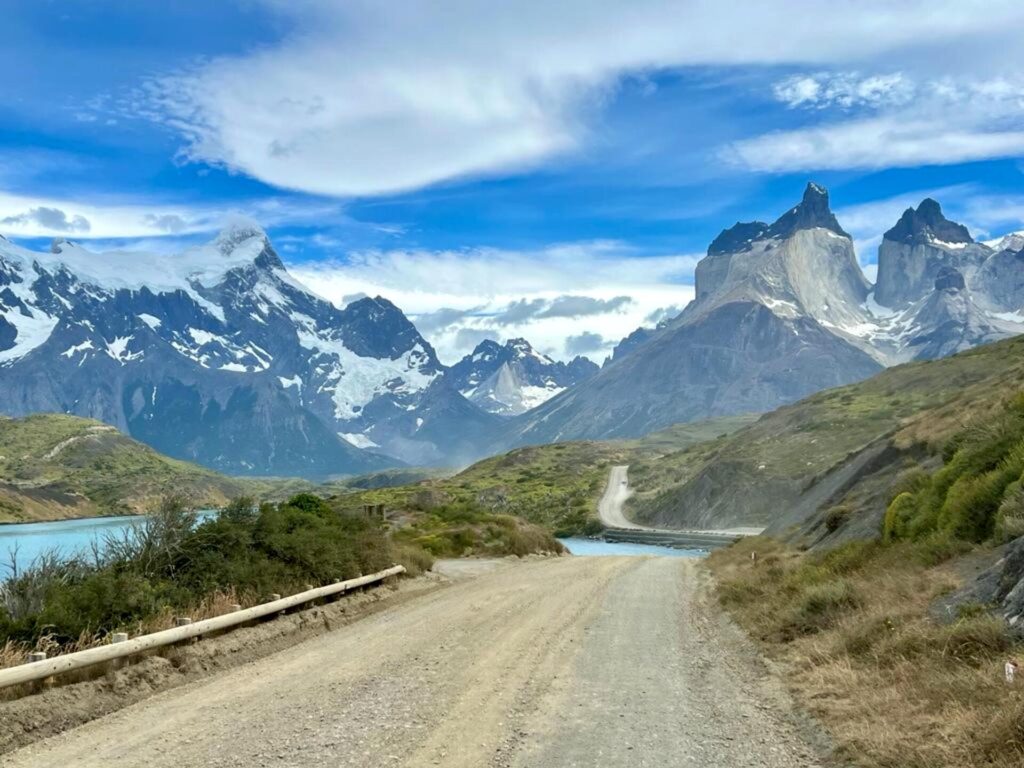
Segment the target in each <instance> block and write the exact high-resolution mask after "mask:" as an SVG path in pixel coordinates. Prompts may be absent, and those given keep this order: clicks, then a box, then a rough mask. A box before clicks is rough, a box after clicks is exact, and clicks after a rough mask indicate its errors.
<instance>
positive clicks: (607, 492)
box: [597, 466, 650, 531]
mask: <svg viewBox="0 0 1024 768" xmlns="http://www.w3.org/2000/svg"><path fill="white" fill-rule="evenodd" d="M628 470H629V467H628V466H626V467H612V468H611V471H610V472H609V473H608V486H607V487H606V488H605V489H604V496H602V497H601V500H600V501H599V502H598V503H597V516H598V517H600V518H601V522H602V523H604V524H605V525H606V526H608V527H609V528H632V529H634V530H638V531H645V530H650V529H649V528H648V527H647V526H645V525H638V524H637V523H634V522H633V521H632V520H630V519H628V518H627V517H626V515H625V513H624V512H623V511H622V508H623V506H624V505H625V503H626V499H628V498H629V497H630V496H632V495H633V491H632V489H631V488H630V487H629V475H628V474H627V471H628Z"/></svg>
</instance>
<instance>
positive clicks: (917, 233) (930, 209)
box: [884, 197, 974, 244]
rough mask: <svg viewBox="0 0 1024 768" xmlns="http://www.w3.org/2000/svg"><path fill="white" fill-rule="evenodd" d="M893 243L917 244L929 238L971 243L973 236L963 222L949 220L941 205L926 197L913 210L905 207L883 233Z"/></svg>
mask: <svg viewBox="0 0 1024 768" xmlns="http://www.w3.org/2000/svg"><path fill="white" fill-rule="evenodd" d="M884 237H885V239H886V240H891V241H893V242H894V243H908V244H917V243H922V242H928V241H929V240H931V239H935V240H941V241H942V242H945V243H973V242H974V238H973V237H971V233H970V232H968V231H967V227H965V226H964V225H963V224H957V223H956V222H953V221H950V220H949V219H947V218H946V217H945V216H944V215H943V213H942V207H941V206H940V205H939V204H938V203H937V202H936V201H935V200H932V199H931V198H930V197H926V198H925V199H924V200H922V201H921V204H920V205H919V206H918V207H917V209H916V210H915V209H914V208H907V210H905V211H904V212H903V215H902V216H901V217H900V220H899V221H898V222H896V226H894V227H893V228H892V229H890V230H889V231H888V232H886V233H885V235H884Z"/></svg>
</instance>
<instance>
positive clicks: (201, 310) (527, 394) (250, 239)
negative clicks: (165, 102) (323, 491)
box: [0, 184, 1024, 478]
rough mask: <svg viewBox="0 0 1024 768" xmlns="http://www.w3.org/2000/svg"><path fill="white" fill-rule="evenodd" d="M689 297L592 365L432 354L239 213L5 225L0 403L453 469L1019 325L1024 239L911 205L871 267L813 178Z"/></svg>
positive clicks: (242, 444) (196, 451)
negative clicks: (142, 224) (29, 236)
mask: <svg viewBox="0 0 1024 768" xmlns="http://www.w3.org/2000/svg"><path fill="white" fill-rule="evenodd" d="M695 294H696V296H695V299H694V300H693V301H692V302H691V303H690V304H689V305H688V306H687V307H686V308H685V309H684V310H683V312H682V313H681V314H680V315H678V316H677V317H675V318H673V319H671V320H667V321H663V322H662V323H660V324H659V325H658V326H657V327H656V328H653V329H651V328H642V329H638V330H637V331H636V332H634V333H633V334H631V335H630V336H629V337H627V338H626V339H623V341H622V342H621V343H620V344H619V345H618V346H617V347H616V349H615V351H614V353H613V354H612V356H611V357H610V358H609V359H608V360H606V361H605V364H604V365H603V366H602V367H601V368H600V369H599V368H598V367H597V366H596V365H595V364H593V363H592V362H590V361H589V360H586V359H585V358H576V359H574V360H572V361H571V362H569V363H562V362H558V361H555V360H552V359H551V358H549V357H547V356H545V355H543V354H541V353H539V352H538V351H536V350H535V349H533V348H532V347H531V345H530V344H529V343H528V342H527V341H526V340H524V339H512V340H509V341H506V342H505V343H504V344H501V343H498V342H497V341H493V340H488V341H484V342H482V343H481V344H480V345H479V346H478V347H477V348H476V349H475V350H474V351H473V352H472V353H471V354H469V355H467V356H466V357H465V358H463V359H462V360H461V361H459V362H458V363H456V364H455V365H453V366H450V367H448V366H445V365H444V364H443V363H442V362H441V361H440V360H439V359H438V356H437V354H436V353H435V351H434V349H433V347H432V346H431V345H430V343H429V342H428V341H427V340H426V339H424V338H423V336H421V335H420V333H419V332H418V331H417V329H416V327H415V326H414V325H413V323H412V322H410V321H409V319H408V318H407V317H406V316H405V315H404V314H403V313H402V311H401V310H400V309H399V308H398V307H396V306H395V305H394V304H392V303H391V302H390V301H388V300H387V299H386V298H384V297H380V296H378V297H375V298H363V299H360V300H358V301H354V302H352V303H350V304H348V305H346V306H345V307H343V308H339V307H337V306H335V305H334V304H332V303H330V302H328V301H326V300H324V299H322V298H320V297H318V296H316V295H315V294H314V293H312V292H311V291H309V290H308V289H307V288H306V287H304V286H303V285H302V284H301V283H299V282H297V281H296V280H295V279H294V278H293V277H292V276H291V275H290V274H289V273H288V271H287V269H286V268H285V266H284V264H283V262H282V261H281V259H280V258H279V256H278V254H277V253H276V251H275V250H274V248H273V246H272V244H271V242H270V240H269V238H268V237H267V235H266V233H265V232H263V230H262V229H260V228H259V227H258V226H256V225H255V224H253V223H252V222H248V221H239V222H236V223H234V224H232V225H231V226H229V227H228V228H227V229H225V230H224V231H223V232H222V233H221V234H220V235H219V236H218V237H217V238H215V239H214V240H213V241H212V242H210V243H208V244H206V245H202V246H197V247H193V248H190V249H189V250H187V251H185V252H183V253H180V254H176V255H173V256H164V255H159V254H152V253H141V252H113V253H105V254H102V255H100V254H95V253H92V252H90V251H88V250H86V249H85V248H83V247H81V246H80V245H77V244H75V243H73V242H69V241H66V240H57V241H54V243H53V244H52V246H51V248H50V251H49V252H36V251H31V250H27V249H25V248H22V247H20V246H18V245H16V244H14V243H12V242H9V241H7V240H5V239H2V238H0V413H4V414H7V415H10V416H23V415H27V414H31V413H37V412H55V413H68V414H73V415H77V416H84V417H89V418H94V419H97V420H99V421H102V422H105V423H107V424H111V425H114V426H116V427H118V428H119V429H120V430H122V431H123V432H125V433H126V434H128V435H130V436H132V437H133V438H136V439H138V440H141V441H143V442H145V443H148V444H149V445H152V446H153V447H154V448H156V449H157V450H159V451H161V452H163V453H166V454H168V455H170V456H173V457H175V458H180V459H186V460H190V461H195V462H197V463H200V464H203V465H205V466H208V467H211V468H213V469H216V470H219V471H221V472H226V473H232V474H242V475H297V476H303V477H312V478H320V477H325V476H330V475H336V474H346V473H362V472H370V471H375V470H379V469H382V468H385V467H393V466H400V465H403V464H414V465H442V464H444V465H457V464H461V463H466V462H469V461H471V460H473V459H476V458H479V457H480V456H483V455H486V454H489V453H494V452H497V451H500V450H503V449H506V448H508V447H512V446H515V445H522V444H535V443H543V442H553V441H559V440H567V439H577V438H610V437H633V436H639V435H642V434H645V433H648V432H651V431H653V430H655V429H659V428H661V427H664V426H668V425H670V424H674V423H678V422H685V421H693V420H697V419H704V418H708V417H712V416H721V415H730V414H737V413H747V412H763V411H768V410H771V409H773V408H776V407H778V406H780V405H784V404H786V403H790V402H794V401H796V400H798V399H800V398H801V397H804V396H806V395H808V394H811V393H813V392H816V391H819V390H821V389H825V388H829V387H833V386H838V385H842V384H846V383H849V382H853V381H857V380H860V379H864V378H867V377H868V376H871V375H872V374H874V373H875V372H877V371H879V370H881V369H882V368H884V367H887V366H891V365H894V364H897V363H901V362H906V361H910V360H918V359H927V358H933V357H940V356H945V355H948V354H951V353H953V352H956V351H959V350H962V349H966V348H969V347H972V346H975V345H978V344H982V343H985V342H989V341H993V340H996V339H1000V338H1005V337H1007V336H1011V335H1014V334H1017V333H1020V332H1021V331H1024V314H1022V313H1021V309H1022V307H1024V236H1022V235H1021V234H1019V233H1017V234H1013V235H1008V236H1007V237H1005V238H1003V239H1000V240H997V241H988V242H976V241H974V239H973V238H972V237H971V235H970V233H969V232H968V231H967V229H966V228H965V227H963V226H962V225H960V224H957V223H955V222H951V221H949V220H948V219H946V217H945V216H944V215H943V213H942V210H941V208H940V206H939V204H938V203H937V202H935V201H933V200H930V199H926V200H924V201H923V202H922V203H921V204H920V205H919V206H918V207H917V208H911V209H908V210H907V211H906V212H905V213H904V214H903V215H902V217H900V219H899V221H898V222H897V223H896V224H895V225H894V226H893V227H892V228H891V229H890V230H889V231H888V232H886V233H885V235H884V238H883V240H882V244H881V246H880V248H879V256H878V280H877V283H876V284H875V285H872V284H871V283H869V282H868V280H867V279H866V278H865V276H864V274H863V272H862V271H861V269H860V267H859V265H858V261H857V258H856V255H855V253H854V248H853V241H852V239H851V238H850V236H849V235H848V234H847V233H846V232H845V231H844V230H843V228H842V226H841V224H840V222H839V221H838V220H837V219H836V216H835V215H834V214H833V213H832V211H831V209H830V207H829V199H828V193H827V192H826V191H825V190H824V189H823V188H821V187H819V186H817V185H815V184H809V185H808V187H807V189H806V191H805V192H804V195H803V199H802V200H801V201H800V203H799V204H797V205H796V206H794V207H793V208H791V209H790V210H788V211H787V212H785V213H784V214H783V215H782V216H780V217H779V218H778V219H777V220H776V221H774V222H772V223H766V222H760V221H752V222H740V223H737V224H736V225H735V226H733V227H730V228H728V229H726V230H724V231H723V232H722V233H721V234H720V235H719V236H718V237H717V238H715V240H714V241H713V242H712V243H711V245H710V246H709V248H708V252H707V255H706V256H705V257H704V258H703V259H702V260H701V261H700V262H699V264H698V265H697V268H696V274H695Z"/></svg>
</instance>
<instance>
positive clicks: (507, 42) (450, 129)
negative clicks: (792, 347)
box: [137, 0, 1024, 196]
mask: <svg viewBox="0 0 1024 768" xmlns="http://www.w3.org/2000/svg"><path fill="white" fill-rule="evenodd" d="M265 4H266V5H268V6H269V7H271V8H273V9H275V10H276V11H278V12H280V13H281V14H283V15H284V16H285V17H286V20H287V22H288V24H289V25H290V27H291V30H292V31H291V32H290V33H289V34H288V35H287V36H286V37H285V38H284V39H283V40H281V41H280V42H279V43H277V44H275V45H271V46H268V47H263V48H260V49H259V50H256V51H253V52H248V53H244V54H240V55H235V56H225V57H221V58H217V59H214V60H212V61H207V62H203V63H201V64H199V65H198V66H196V67H195V68H193V69H192V70H191V71H186V72H184V73H179V74H176V75H174V76H170V77H164V78H161V79H158V80H155V81H153V82H152V83H151V84H150V88H149V90H148V93H147V94H146V95H145V98H143V99H140V100H139V103H138V105H137V109H138V110H139V111H140V112H142V113H145V114H147V115H150V116H154V117H156V118H157V119H160V120H163V121H165V122H167V123H168V124H169V125H171V126H172V127H174V128H175V129H176V130H179V131H180V132H181V133H183V134H184V135H185V137H186V139H187V147H186V150H185V154H186V156H188V157H191V158H193V159H195V160H199V161H204V162H211V163H218V164H223V165H226V166H228V167H230V168H232V169H236V170H239V171H242V172H244V173H247V174H249V175H251V176H253V177H255V178H258V179H261V180H263V181H265V182H268V183H270V184H273V185H276V186H279V187H286V188H293V189H301V190H305V191H309V192H315V193H322V194H330V195H340V196H346V195H365V194H378V193H386V192H393V191H396V190H404V189H411V188H416V187H421V186H423V185H427V184H431V183H434V182H439V181H444V180H447V179H452V178H457V177H461V176H466V175H470V174H481V173H491V172H495V171H499V170H507V169H509V168H520V167H523V166H525V165H530V164H533V163H538V162H540V161H543V160H545V159H547V158H550V157H551V156H552V155H555V154H558V153H565V152H567V151H571V150H573V149H574V148H576V147H578V146H579V145H580V143H581V142H582V140H583V139H584V137H585V136H586V134H587V127H586V126H587V122H588V120H587V118H588V114H589V112H590V111H591V110H594V109H595V108H599V107H600V105H601V103H602V100H603V99H605V98H606V96H607V94H608V93H609V92H610V91H611V89H614V88H615V87H616V85H617V84H618V82H619V81H620V80H621V79H622V78H623V77H625V76H629V75H636V76H640V77H643V76H644V75H645V74H646V73H648V72H650V71H652V70H658V69H663V68H674V67H685V66H706V65H725V66H730V65H758V64H790V65H791V64H796V63H805V64H808V65H814V66H816V67H818V68H820V67H821V66H843V65H849V64H855V63H857V62H862V61H865V60H869V59H871V58H872V57H878V56H880V55H881V54H886V55H887V56H888V55H892V54H894V53H895V52H898V51H901V50H907V49H912V50H915V51H917V50H919V49H921V48H922V47H927V46H931V47H932V48H933V49H935V50H940V51H948V46H949V45H950V44H951V43H952V42H953V41H956V42H957V44H958V45H959V46H961V47H962V45H963V42H964V41H965V40H966V39H969V38H970V37H971V36H972V35H973V36H979V37H985V36H987V37H988V38H989V39H992V38H993V37H994V36H996V35H998V34H1002V33H1005V31H1006V30H1012V29H1015V28H1016V29H1019V28H1020V24H1021V22H1022V21H1024V6H1022V4H1021V3H1019V2H1018V1H1017V0H990V2H987V3H985V4H984V10H983V11H982V10H981V9H979V7H977V4H976V3H972V2H963V0H945V1H943V0H907V1H905V2H901V3H892V2H889V1H888V0H861V1H860V2H857V3H835V2H825V1H824V0H789V1H788V2H782V1H781V0H776V1H775V2H761V3H745V4H743V9H742V17H743V22H742V27H743V29H747V30H756V34H748V35H743V36H742V41H741V42H739V43H738V42H737V29H738V27H737V20H736V12H735V9H730V8H728V7H726V6H724V5H723V4H722V3H711V2H706V0H687V1H680V2H666V1H665V0H634V1H633V2H629V3H626V2H610V1H607V0H606V1H605V2H597V1H595V0H566V1H565V2H561V3H556V4H552V3H550V2H542V0H521V2H517V3H480V2H470V1H469V0H407V2H403V3H399V4H394V3H380V2H377V0H350V2H345V3H338V2H334V0H308V1H307V2H296V3H285V2H280V1H279V0H273V1H272V2H271V1H269V0H265ZM943 55H944V56H947V57H948V54H946V53H944V54H943ZM897 85H898V84H897V83H893V82H890V81H887V80H885V77H882V78H881V79H877V78H876V79H874V80H873V79H872V76H870V75H869V76H868V77H867V78H865V79H863V80H862V81H860V82H859V84H858V85H857V86H856V88H855V89H854V90H855V92H856V93H857V98H858V99H861V100H864V99H867V100H871V99H880V98H882V97H883V94H886V93H889V92H891V91H893V90H894V89H895V88H896V86H897ZM815 88H817V90H818V91H821V90H824V91H825V92H827V91H828V88H829V87H828V85H825V86H822V85H821V84H820V83H819V84H818V85H817V86H814V85H813V84H811V83H805V84H803V85H800V84H797V85H795V86H794V90H793V93H794V94H795V97H796V98H800V96H801V94H803V95H804V96H806V97H808V98H812V97H814V96H815V94H814V93H811V92H812V91H815ZM963 142H964V140H963V139H961V140H960V142H959V143H963ZM756 150H757V147H756V146H755V147H751V148H749V149H748V150H747V152H746V153H745V155H746V156H752V155H754V154H758V155H759V156H761V157H763V153H757V152H756ZM752 164H753V167H758V168H762V167H764V166H765V161H764V160H760V161H755V162H753V163H752Z"/></svg>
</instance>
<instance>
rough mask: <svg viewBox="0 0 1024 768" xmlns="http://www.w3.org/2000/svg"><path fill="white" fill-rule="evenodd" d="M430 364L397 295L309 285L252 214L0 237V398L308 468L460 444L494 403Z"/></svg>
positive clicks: (140, 434) (241, 460)
mask: <svg viewBox="0 0 1024 768" xmlns="http://www.w3.org/2000/svg"><path fill="white" fill-rule="evenodd" d="M443 373H444V367H443V366H442V365H441V363H440V362H439V361H438V359H437V356H436V355H435V353H434V350H433V348H432V347H431V346H430V344H429V343H427V342H426V340H424V339H423V338H422V337H421V336H420V334H419V333H418V332H417V331H416V329H415V327H414V326H413V325H412V323H410V322H409V320H408V319H407V318H406V317H405V316H404V315H403V314H402V312H401V311H400V310H399V309H398V308H397V307H395V306H394V305H393V304H391V303H390V302H388V301H387V300H386V299H383V298H380V297H377V298H373V299H371V298H366V299H362V300H360V301H357V302H354V303H352V304H350V305H348V306H347V307H345V308H344V309H338V308H337V307H335V306H334V305H332V304H331V303H329V302H327V301H325V300H323V299H321V298H319V297H317V296H315V295H314V294H312V293H311V292H310V291H308V290H307V289H306V288H305V287H304V286H302V285H301V284H300V283H298V282H297V281H295V280H294V279H293V278H292V277H291V276H290V275H289V274H288V272H287V270H286V269H285V267H284V265H283V264H282V262H281V260H280V259H279V258H278V256H277V254H276V252H275V251H274V249H273V247H272V246H271V244H270V241H269V240H268V238H267V236H266V234H265V233H264V232H263V231H262V230H261V229H259V228H258V227H257V226H255V225H253V224H251V223H245V222H240V223H238V224H235V225H233V226H231V227H229V228H228V229H227V230H225V231H224V232H223V233H221V235H220V236H218V237H217V238H216V239H215V240H214V241H213V242H211V243H209V244H207V245H204V246H200V247H196V248H192V249H189V250H187V251H185V252H184V253H181V254H178V255H174V256H161V255H157V254H148V253H128V252H118V253H106V254H103V255H102V256H99V255H97V254H94V253H91V252H89V251H88V250H86V249H84V248H82V247H80V246H78V245H76V244H74V243H70V242H67V241H55V242H54V244H53V246H52V248H51V250H50V252H49V253H37V252H33V251H29V250H26V249H23V248H21V247H19V246H16V245H14V244H13V243H10V242H8V241H6V240H0V412H3V413H7V414H11V415H22V414H26V413H31V412H37V411H56V412H67V413H73V414H76V415H81V416H89V417H93V418H97V419H101V420H103V421H106V422H108V423H110V424H114V425H115V426H117V427H119V428H120V429H122V430H123V431H125V432H127V433H128V434H130V435H132V436H133V437H136V438H138V439H141V440H143V441H145V442H147V443H149V444H151V445H153V446H154V447H156V448H157V449H159V450H161V451H163V452H165V453H168V454H170V455H172V456H177V457H181V458H186V459H190V460H194V461H198V462H200V463H203V464H206V465H207V466H211V467H214V468H216V469H219V470H222V471H226V472H233V473H241V474H299V475H306V476H321V475H327V474H334V473H344V472H359V471H366V470H371V469H376V468H379V467H383V466H387V465H394V464H396V463H401V462H402V461H408V462H415V463H429V462H435V461H441V460H444V459H446V458H447V457H448V456H459V457H461V456H462V455H463V454H471V453H474V450H470V449H468V448H465V446H463V445H462V444H461V441H460V432H461V431H463V426H464V425H463V424H462V423H460V420H466V421H468V422H471V423H470V424H469V425H467V426H466V429H465V431H466V432H467V433H471V434H475V433H478V432H479V427H480V424H481V422H484V423H489V420H491V419H493V418H494V417H492V416H490V415H489V414H487V413H485V412H483V411H481V410H480V409H476V408H474V407H472V406H471V405H470V404H469V403H465V402H464V400H463V398H462V397H461V396H460V395H458V393H457V392H455V391H454V390H452V389H451V388H449V387H447V386H445V385H443V383H441V381H440V380H441V379H442V378H443ZM453 398H456V399H457V400H459V401H463V402H458V403H455V404H454V406H452V407H448V405H449V404H448V403H447V401H449V400H452V399H453ZM464 406H466V407H464ZM453 419H454V421H453ZM439 432H445V433H446V436H445V439H444V440H443V441H441V442H438V441H436V439H432V438H430V437H427V436H426V435H429V434H437V433H439Z"/></svg>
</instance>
